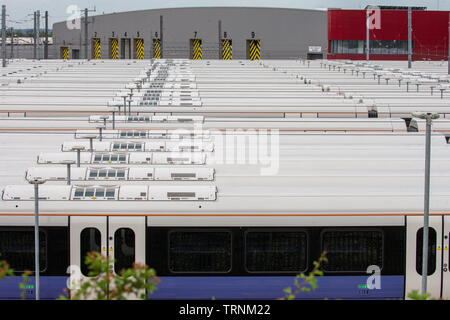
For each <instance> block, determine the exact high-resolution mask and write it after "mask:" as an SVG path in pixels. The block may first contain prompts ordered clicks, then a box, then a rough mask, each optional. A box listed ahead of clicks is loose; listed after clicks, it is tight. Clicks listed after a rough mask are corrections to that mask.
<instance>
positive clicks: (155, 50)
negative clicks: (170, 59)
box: [153, 38, 161, 59]
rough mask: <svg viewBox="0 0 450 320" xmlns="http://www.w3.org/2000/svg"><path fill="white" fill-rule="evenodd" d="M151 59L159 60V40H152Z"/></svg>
mask: <svg viewBox="0 0 450 320" xmlns="http://www.w3.org/2000/svg"><path fill="white" fill-rule="evenodd" d="M153 58H154V59H161V39H160V38H153Z"/></svg>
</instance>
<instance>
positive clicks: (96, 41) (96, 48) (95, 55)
mask: <svg viewBox="0 0 450 320" xmlns="http://www.w3.org/2000/svg"><path fill="white" fill-rule="evenodd" d="M91 48H92V55H91V56H92V59H94V60H98V59H101V58H102V55H101V46H100V38H93V39H92V46H91Z"/></svg>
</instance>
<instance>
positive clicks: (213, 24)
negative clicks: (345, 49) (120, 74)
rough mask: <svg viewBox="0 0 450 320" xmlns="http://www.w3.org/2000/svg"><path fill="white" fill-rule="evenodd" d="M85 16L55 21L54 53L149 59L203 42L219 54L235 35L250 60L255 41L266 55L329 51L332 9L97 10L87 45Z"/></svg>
mask: <svg viewBox="0 0 450 320" xmlns="http://www.w3.org/2000/svg"><path fill="white" fill-rule="evenodd" d="M83 20H84V19H82V21H81V24H80V25H81V28H80V29H72V30H71V29H69V28H68V26H67V22H66V21H63V22H58V23H55V24H54V25H53V48H52V51H53V52H52V53H53V54H54V55H56V56H59V58H71V59H72V58H75V59H76V58H85V50H86V52H87V54H88V58H89V59H93V58H97V59H98V58H101V59H111V58H113V59H135V58H145V59H149V58H152V57H154V56H155V51H156V50H158V49H160V50H161V56H162V57H163V58H192V57H193V55H195V53H193V50H195V48H193V46H196V45H198V44H200V46H201V58H203V59H219V58H223V56H222V54H223V49H224V48H223V39H228V40H230V41H228V42H227V44H229V45H231V50H232V51H231V52H230V53H231V55H232V59H246V58H247V59H248V58H249V54H250V53H249V50H251V48H250V49H249V45H251V44H252V40H257V41H258V45H259V49H260V55H259V57H260V58H261V59H298V58H307V57H309V58H320V57H322V56H323V57H326V53H327V51H328V47H327V10H303V9H280V8H252V7H197V8H170V9H153V10H141V11H130V12H120V13H112V14H104V15H96V16H92V17H89V18H88V37H87V38H88V41H87V49H86V48H85V38H86V36H85V23H84V21H83ZM161 25H162V30H161ZM219 33H220V36H219ZM155 38H156V39H159V40H156V41H160V43H159V44H158V43H155V40H154V39H155ZM193 39H197V40H200V41H194V40H193ZM158 45H159V46H160V48H156V49H155V46H158ZM117 47H118V48H117ZM142 51H143V53H142ZM230 58H231V57H230Z"/></svg>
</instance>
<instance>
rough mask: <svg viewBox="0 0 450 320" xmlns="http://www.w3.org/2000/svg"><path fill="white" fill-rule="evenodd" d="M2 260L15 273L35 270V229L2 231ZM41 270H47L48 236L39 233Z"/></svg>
mask: <svg viewBox="0 0 450 320" xmlns="http://www.w3.org/2000/svg"><path fill="white" fill-rule="evenodd" d="M0 254H1V256H0V260H5V261H6V262H8V263H9V265H10V266H11V268H12V269H14V271H15V272H23V271H25V270H32V271H33V270H35V267H34V264H35V262H34V229H31V228H30V230H29V231H28V230H7V229H3V228H2V229H0ZM39 269H40V271H41V272H44V271H45V270H46V269H47V235H46V233H45V232H42V231H40V232H39Z"/></svg>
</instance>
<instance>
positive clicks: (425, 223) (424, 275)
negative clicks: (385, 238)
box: [412, 112, 439, 294]
mask: <svg viewBox="0 0 450 320" xmlns="http://www.w3.org/2000/svg"><path fill="white" fill-rule="evenodd" d="M412 115H413V117H416V118H420V119H425V120H426V122H427V123H426V125H427V129H426V138H425V199H424V212H423V251H422V294H425V293H426V292H427V276H428V226H429V213H430V158H431V123H432V121H433V119H438V118H439V114H437V113H431V112H427V113H425V112H414V113H413V114H412Z"/></svg>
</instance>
